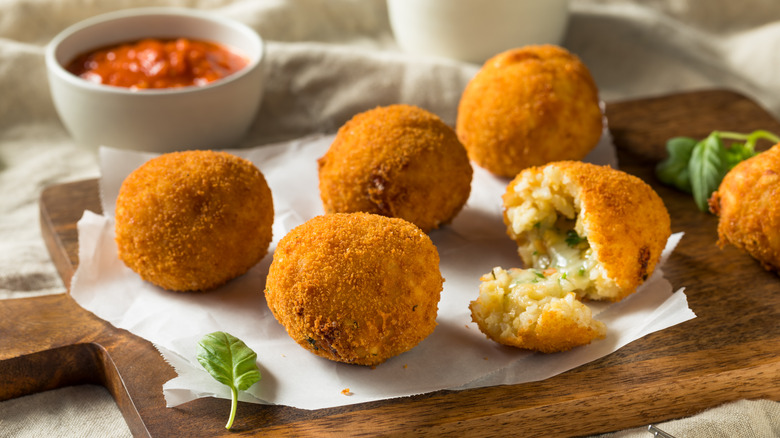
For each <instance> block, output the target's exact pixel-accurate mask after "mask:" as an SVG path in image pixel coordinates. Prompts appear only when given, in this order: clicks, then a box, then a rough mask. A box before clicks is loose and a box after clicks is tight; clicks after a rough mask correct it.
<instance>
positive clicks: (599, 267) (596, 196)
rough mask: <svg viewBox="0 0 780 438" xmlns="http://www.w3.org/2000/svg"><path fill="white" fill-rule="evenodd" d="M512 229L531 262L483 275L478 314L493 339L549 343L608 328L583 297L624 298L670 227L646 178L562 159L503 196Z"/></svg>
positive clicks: (564, 343)
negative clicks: (596, 316)
mask: <svg viewBox="0 0 780 438" xmlns="http://www.w3.org/2000/svg"><path fill="white" fill-rule="evenodd" d="M503 201H504V222H505V223H506V225H507V233H508V234H509V236H510V237H512V239H514V240H515V241H516V242H517V244H518V253H519V254H520V256H521V258H522V260H523V263H524V264H525V266H526V267H527V269H510V270H509V271H504V270H503V269H501V268H494V269H493V271H491V273H490V274H487V275H485V276H483V277H482V278H481V281H482V283H481V285H480V295H479V298H478V299H477V300H476V301H474V302H472V304H471V311H472V312H471V314H472V319H473V320H474V321H475V322H476V323H477V324H478V326H479V327H480V330H482V331H483V332H484V333H485V334H486V335H487V336H488V337H489V338H491V339H493V340H495V341H497V342H500V343H502V344H507V345H513V346H516V347H521V348H527V349H531V350H536V351H542V352H554V351H563V350H566V349H569V348H573V347H576V346H578V345H584V344H587V343H590V342H591V341H592V340H593V339H597V338H601V337H603V336H604V333H605V330H606V329H605V327H604V325H603V324H602V323H601V322H599V321H596V320H594V319H593V318H592V316H591V312H590V309H588V308H587V306H585V305H584V304H583V303H581V302H580V301H579V300H581V299H586V298H587V299H594V300H610V301H618V300H621V299H622V298H624V297H625V296H627V295H629V294H631V293H633V292H635V291H636V289H637V287H639V285H641V284H642V283H643V282H644V281H645V280H646V279H647V278H648V277H649V276H650V274H652V272H653V270H654V269H655V266H656V264H657V263H658V261H659V260H660V257H661V252H662V251H663V249H664V247H665V246H666V241H667V240H668V238H669V235H670V234H671V229H670V219H669V214H668V212H667V210H666V207H665V206H664V204H663V201H662V200H661V198H660V197H659V196H658V195H657V194H656V193H655V191H654V190H653V189H652V188H651V187H650V186H649V185H647V184H646V183H645V182H643V181H642V180H640V179H639V178H637V177H635V176H633V175H629V174H627V173H625V172H622V171H619V170H616V169H612V168H610V167H608V166H597V165H594V164H589V163H583V162H581V161H561V162H553V163H549V164H547V165H545V166H542V167H530V168H527V169H525V170H523V171H521V172H520V173H519V174H518V175H517V176H516V177H515V179H514V180H513V181H512V182H510V183H509V185H508V186H507V190H506V193H505V194H504V196H503Z"/></svg>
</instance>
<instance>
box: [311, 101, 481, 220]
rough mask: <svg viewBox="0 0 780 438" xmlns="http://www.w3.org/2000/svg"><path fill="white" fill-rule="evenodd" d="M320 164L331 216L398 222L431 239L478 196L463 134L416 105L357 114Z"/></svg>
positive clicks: (322, 187)
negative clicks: (374, 217) (360, 214)
mask: <svg viewBox="0 0 780 438" xmlns="http://www.w3.org/2000/svg"><path fill="white" fill-rule="evenodd" d="M318 166H319V188H320V197H321V199H322V204H323V207H324V209H325V212H326V213H352V212H366V213H374V214H380V215H382V216H387V217H397V218H401V219H405V220H407V221H409V222H412V223H413V224H415V225H417V226H418V227H420V228H421V229H422V230H423V231H424V232H426V233H427V232H428V231H430V230H432V229H435V228H438V227H440V226H441V225H443V224H447V223H449V222H450V221H451V220H452V219H453V218H454V217H455V215H457V214H458V212H459V211H460V210H461V208H462V207H463V205H464V204H465V203H466V200H467V199H468V197H469V194H470V192H471V178H472V173H473V172H472V168H471V163H470V162H469V159H468V155H467V154H466V150H465V149H464V147H463V145H462V144H461V143H460V141H458V138H457V136H456V135H455V131H454V130H453V129H452V128H451V127H449V126H447V125H446V124H445V123H444V122H443V121H442V120H441V119H440V118H439V117H438V116H436V115H435V114H432V113H430V112H428V111H426V110H423V109H421V108H418V107H415V106H411V105H401V104H399V105H390V106H386V107H377V108H375V109H372V110H369V111H366V112H363V113H360V114H357V115H355V116H354V117H353V118H352V119H351V120H349V121H348V122H347V123H345V124H344V125H343V126H342V127H341V128H340V129H339V131H338V133H337V134H336V138H335V139H334V141H333V143H332V144H331V146H330V148H329V150H328V151H327V153H326V154H325V155H324V156H323V157H322V158H320V159H319V160H318Z"/></svg>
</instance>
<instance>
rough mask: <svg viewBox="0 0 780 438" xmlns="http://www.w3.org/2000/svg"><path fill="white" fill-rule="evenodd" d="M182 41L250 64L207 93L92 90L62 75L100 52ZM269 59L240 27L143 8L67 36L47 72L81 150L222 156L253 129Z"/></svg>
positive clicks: (53, 45) (51, 48)
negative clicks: (214, 152) (221, 49)
mask: <svg viewBox="0 0 780 438" xmlns="http://www.w3.org/2000/svg"><path fill="white" fill-rule="evenodd" d="M177 37H183V38H190V39H199V40H206V41H211V42H215V43H219V44H221V45H224V46H226V47H228V48H230V49H233V50H235V51H236V52H238V53H241V54H242V55H244V56H246V57H247V58H248V59H249V64H248V65H247V66H246V67H244V68H243V69H241V70H239V71H238V72H235V73H233V74H232V75H229V76H227V77H225V78H223V79H220V80H217V81H214V82H211V83H209V84H207V85H204V86H191V87H183V88H171V89H150V90H137V91H133V90H131V89H129V88H123V87H115V86H110V85H103V84H96V83H92V82H89V81H87V80H85V79H82V78H80V77H78V76H76V75H74V74H72V73H70V72H68V71H67V70H65V67H64V66H65V65H67V63H69V62H70V61H72V60H73V59H74V58H75V57H76V56H77V55H80V54H83V53H86V52H88V51H90V50H94V49H97V48H102V47H105V46H110V45H114V44H118V43H123V42H128V41H133V40H139V39H142V38H177ZM263 54H264V44H263V41H262V39H261V38H260V36H259V35H258V34H257V33H256V32H255V31H253V30H252V29H250V28H249V27H247V26H245V25H243V24H241V23H238V22H235V21H232V20H228V19H224V18H219V17H216V16H214V15H213V14H208V15H207V14H205V13H201V12H197V11H193V10H190V9H183V8H138V9H126V10H122V11H118V12H113V13H109V14H104V15H100V16H96V17H93V18H90V19H87V20H85V21H82V22H80V23H77V24H75V25H73V26H71V27H69V28H67V29H65V30H64V31H63V32H61V33H60V34H59V35H57V36H56V37H55V38H54V39H53V40H52V41H51V42H50V43H49V45H48V46H47V48H46V68H47V72H48V79H49V87H50V89H51V95H52V99H53V101H54V105H55V107H56V109H57V113H58V114H59V116H60V118H61V119H62V122H63V124H64V125H65V127H66V128H67V130H68V131H69V132H70V133H71V135H72V136H73V137H74V139H75V140H76V142H78V143H79V144H81V145H84V146H86V147H91V148H96V147H97V146H100V145H104V146H110V147H115V148H122V149H133V150H141V151H152V152H171V151H175V150H185V149H220V148H226V147H232V146H235V145H236V144H237V143H238V142H239V141H240V140H241V139H242V137H243V136H244V135H245V134H246V132H247V130H248V129H249V127H250V125H251V124H252V122H253V121H254V118H255V115H256V113H257V109H258V107H259V105H260V101H261V99H262V94H263V82H264V76H263V69H262V61H263Z"/></svg>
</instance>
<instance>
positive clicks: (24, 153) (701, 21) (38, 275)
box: [0, 0, 780, 437]
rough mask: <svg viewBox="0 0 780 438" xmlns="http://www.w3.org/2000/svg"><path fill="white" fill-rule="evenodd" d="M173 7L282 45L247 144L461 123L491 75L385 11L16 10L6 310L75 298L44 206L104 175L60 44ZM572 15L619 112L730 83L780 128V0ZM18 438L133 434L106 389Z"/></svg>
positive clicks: (1, 47) (0, 168) (361, 5)
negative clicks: (401, 125)
mask: <svg viewBox="0 0 780 438" xmlns="http://www.w3.org/2000/svg"><path fill="white" fill-rule="evenodd" d="M539 1H544V0H539ZM486 3H487V2H486ZM161 5H166V6H187V7H194V8H199V9H207V10H212V11H213V12H214V13H215V14H220V15H223V16H227V17H232V18H235V19H238V20H240V21H242V22H244V23H246V24H248V25H249V26H251V27H252V28H254V29H256V30H257V31H258V32H259V33H260V34H261V35H262V36H263V37H264V38H265V39H266V40H267V42H268V47H267V63H266V68H267V74H268V86H267V89H266V92H265V97H264V100H263V103H262V107H261V109H260V112H259V114H258V116H257V121H256V123H255V125H254V126H253V128H252V130H251V132H250V133H249V135H248V136H247V138H246V139H245V141H244V145H245V146H254V145H260V144H264V143H269V142H274V141H280V140H285V139H292V138H295V137H299V136H302V135H306V134H311V133H314V132H333V131H335V130H336V129H337V128H338V127H339V126H340V125H341V124H342V123H343V122H344V121H346V120H347V119H349V118H350V117H351V116H352V115H354V114H355V113H357V112H360V111H363V110H366V109H369V108H372V107H375V106H377V105H386V104H391V103H398V102H404V103H411V104H415V105H418V106H421V107H423V108H426V109H428V110H430V111H433V112H434V113H436V114H438V115H439V116H441V117H442V118H443V119H444V120H445V121H446V122H448V123H450V124H452V123H454V120H455V111H456V107H457V101H458V99H459V97H460V93H461V91H462V90H463V88H464V87H465V84H466V83H467V81H468V80H469V78H471V76H472V75H473V74H474V73H475V72H476V70H477V68H478V66H476V65H472V64H465V63H460V62H456V61H450V60H446V59H437V58H424V57H413V56H409V55H405V54H403V53H401V52H400V51H398V49H397V47H396V45H395V42H394V39H393V36H392V32H391V30H390V26H389V24H388V18H387V12H386V7H385V3H384V0H327V1H326V0H254V1H253V0H245V1H242V0H201V1H198V0H140V1H134V0H0V299H13V298H24V297H31V296H34V295H42V294H54V293H64V292H65V288H64V286H63V284H62V282H61V280H60V279H59V277H58V275H57V273H56V271H55V268H54V266H53V265H52V263H51V261H50V260H49V256H48V254H47V251H46V249H45V247H44V244H43V242H42V239H41V237H40V231H39V227H38V206H37V202H38V196H39V194H40V192H41V190H42V189H43V188H44V187H46V186H47V185H50V184H54V183H60V182H65V181H73V180H79V179H84V178H88V177H96V176H97V172H98V166H97V160H96V155H95V154H94V152H93V151H87V150H83V149H81V148H79V147H78V146H77V145H75V144H74V143H73V141H72V140H71V139H70V138H69V136H68V134H67V133H66V132H65V130H64V129H63V127H62V125H61V124H60V122H59V119H58V118H57V115H56V113H55V111H54V107H53V105H52V103H51V100H50V98H49V94H48V86H47V83H46V74H45V68H44V61H43V51H44V46H45V45H46V43H47V42H48V41H49V40H50V39H51V38H52V37H53V36H54V35H55V34H57V33H58V32H59V31H61V30H62V29H64V28H65V27H67V26H68V25H70V24H73V23H75V22H77V21H80V20H82V19H84V18H87V17H90V16H93V15H96V14H99V13H103V12H109V11H113V10H117V9H122V8H128V7H139V6H161ZM571 9H572V16H571V20H570V23H569V28H568V32H567V36H566V39H565V41H564V43H563V45H564V46H565V47H567V48H568V49H569V50H571V51H573V52H574V53H576V54H577V55H579V56H580V57H581V58H582V59H583V61H585V63H586V64H587V65H588V66H589V68H590V69H591V71H592V73H593V75H594V77H595V79H596V82H597V83H598V85H599V88H600V90H601V93H602V98H603V99H604V100H607V101H611V100H618V99H627V98H632V97H644V96H650V95H658V94H664V93H669V92H675V91H681V90H691V89H698V88H711V87H727V88H731V89H734V90H737V91H740V92H742V93H744V94H746V95H748V96H750V97H752V98H753V99H754V100H756V101H758V102H759V103H761V104H762V105H763V106H764V107H766V108H767V109H768V110H769V111H770V112H772V113H773V114H774V115H775V116H780V2H778V1H777V0H743V1H739V2H736V1H732V0H645V1H642V2H631V1H626V0H600V1H599V0H572V3H571ZM0 305H2V301H0ZM2 336H12V333H11V334H6V333H3V334H2ZM735 384H737V383H736V382H735ZM680 413H681V415H685V414H687V413H686V412H684V411H683V410H681V412H680ZM604 427H605V430H609V428H610V426H609V425H604ZM660 427H661V428H663V429H664V430H666V431H667V432H669V433H672V434H675V435H676V436H678V437H686V436H687V437H770V436H780V403H777V402H772V401H740V402H735V403H731V404H727V405H725V406H722V407H719V408H715V409H712V410H710V411H707V412H704V413H700V414H698V415H696V416H694V417H690V418H685V419H680V420H675V421H671V422H667V423H662V424H661V425H660ZM6 436H22V437H26V436H30V437H39V436H101V437H103V436H129V431H128V429H127V426H126V425H125V423H124V420H123V419H122V416H121V414H120V413H119V411H118V409H117V407H116V405H115V403H114V402H113V400H112V399H111V396H110V395H109V394H108V392H107V391H106V390H105V389H103V388H102V387H94V386H80V387H69V388H63V389H60V390H55V391H49V392H45V393H42V394H36V395H31V396H27V397H22V398H19V399H15V400H11V401H6V402H2V403H0V437H6ZM611 436H619V437H634V436H636V437H644V436H649V435H648V433H647V432H646V431H645V430H644V429H635V430H628V431H623V432H618V433H615V434H613V435H611Z"/></svg>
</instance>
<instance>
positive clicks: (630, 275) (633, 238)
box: [504, 161, 671, 301]
mask: <svg viewBox="0 0 780 438" xmlns="http://www.w3.org/2000/svg"><path fill="white" fill-rule="evenodd" d="M547 166H556V167H557V168H559V169H560V170H561V171H562V172H563V173H564V174H565V177H566V178H568V179H569V180H570V181H571V182H572V183H573V185H574V187H576V188H578V195H577V196H579V199H580V206H581V211H580V213H579V214H580V215H582V216H583V217H582V220H583V225H584V228H585V235H586V236H587V239H588V242H589V244H590V246H591V248H592V249H593V251H594V252H595V254H596V259H597V260H598V261H599V263H600V264H601V266H602V267H603V268H604V269H605V270H606V272H607V275H608V277H609V278H611V279H612V280H614V282H615V283H616V284H617V285H618V286H619V288H620V292H619V293H618V294H617V295H614V296H610V297H604V298H607V299H610V300H613V301H618V300H621V299H622V298H624V297H625V296H627V295H629V294H631V293H633V292H635V291H636V288H637V287H639V285H641V284H642V283H643V282H644V281H645V280H646V279H647V278H648V277H649V276H650V274H652V272H653V270H654V269H655V266H656V264H657V263H658V261H659V260H660V258H661V252H662V251H663V249H664V247H665V246H666V241H667V240H668V238H669V235H670V234H671V220H670V218H669V213H668V211H667V210H666V206H665V205H664V203H663V201H662V200H661V198H660V197H659V196H658V194H657V193H656V192H655V191H654V190H653V188H652V187H650V186H649V185H648V184H647V183H645V182H644V181H642V180H641V179H639V178H637V177H635V176H633V175H630V174H628V173H625V172H623V171H620V170H616V169H613V168H611V167H609V166H598V165H595V164H590V163H584V162H581V161H561V162H554V163H550V164H548V165H547ZM542 169H543V168H539V167H532V168H529V169H526V170H524V171H523V172H541V171H542ZM521 178H523V173H521V174H518V175H517V177H516V178H515V181H517V180H519V179H521ZM513 185H514V181H513V182H512V183H510V184H509V187H510V188H511V187H512V186H513ZM512 196H513V193H512V192H511V189H508V191H507V193H506V194H505V195H504V200H505V206H507V202H510V203H512V202H515V201H514V200H512ZM504 221H505V223H507V225H508V224H509V219H508V218H507V217H506V213H505V215H504ZM591 298H600V297H598V296H591Z"/></svg>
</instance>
